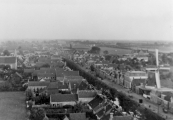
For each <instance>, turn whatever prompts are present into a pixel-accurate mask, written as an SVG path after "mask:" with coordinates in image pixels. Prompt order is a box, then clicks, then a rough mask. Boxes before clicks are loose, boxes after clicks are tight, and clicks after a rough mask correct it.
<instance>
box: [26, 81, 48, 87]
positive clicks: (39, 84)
mask: <svg viewBox="0 0 173 120" xmlns="http://www.w3.org/2000/svg"><path fill="white" fill-rule="evenodd" d="M49 84H50V82H48V81H45V82H39V81H30V82H29V83H28V86H48V85H49Z"/></svg>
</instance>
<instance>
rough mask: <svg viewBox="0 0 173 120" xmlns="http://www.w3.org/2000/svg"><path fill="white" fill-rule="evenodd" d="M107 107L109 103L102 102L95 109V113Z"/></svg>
mask: <svg viewBox="0 0 173 120" xmlns="http://www.w3.org/2000/svg"><path fill="white" fill-rule="evenodd" d="M107 105H108V103H106V102H104V101H102V102H100V103H99V104H98V105H97V106H96V107H95V108H94V109H93V111H98V110H99V109H101V108H103V107H105V106H107Z"/></svg>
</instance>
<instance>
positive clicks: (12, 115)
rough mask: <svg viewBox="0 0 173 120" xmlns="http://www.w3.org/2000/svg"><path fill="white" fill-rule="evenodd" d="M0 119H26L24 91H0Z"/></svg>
mask: <svg viewBox="0 0 173 120" xmlns="http://www.w3.org/2000/svg"><path fill="white" fill-rule="evenodd" d="M0 120H27V115H26V108H25V94H24V92H0Z"/></svg>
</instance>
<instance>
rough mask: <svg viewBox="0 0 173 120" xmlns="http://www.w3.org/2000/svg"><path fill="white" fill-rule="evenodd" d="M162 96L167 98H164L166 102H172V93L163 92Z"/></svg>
mask: <svg viewBox="0 0 173 120" xmlns="http://www.w3.org/2000/svg"><path fill="white" fill-rule="evenodd" d="M162 94H164V95H166V96H165V98H164V99H165V100H166V101H169V102H171V97H173V93H172V92H162Z"/></svg>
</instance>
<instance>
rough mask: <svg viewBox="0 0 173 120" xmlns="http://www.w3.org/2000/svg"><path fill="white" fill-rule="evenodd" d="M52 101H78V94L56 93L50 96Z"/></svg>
mask: <svg viewBox="0 0 173 120" xmlns="http://www.w3.org/2000/svg"><path fill="white" fill-rule="evenodd" d="M50 100H51V102H75V101H78V96H77V94H54V95H51V96H50Z"/></svg>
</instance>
